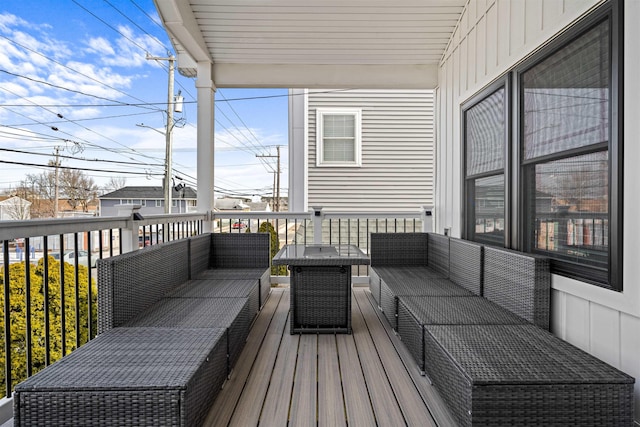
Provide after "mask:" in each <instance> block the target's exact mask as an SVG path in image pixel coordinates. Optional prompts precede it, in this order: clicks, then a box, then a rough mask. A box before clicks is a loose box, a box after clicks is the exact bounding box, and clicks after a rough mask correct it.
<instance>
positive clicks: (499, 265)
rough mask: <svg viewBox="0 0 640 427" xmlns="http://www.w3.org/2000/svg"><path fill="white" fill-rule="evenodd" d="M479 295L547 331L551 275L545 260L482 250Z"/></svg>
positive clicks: (509, 252)
mask: <svg viewBox="0 0 640 427" xmlns="http://www.w3.org/2000/svg"><path fill="white" fill-rule="evenodd" d="M482 294H483V296H484V297H485V298H487V299H488V300H491V301H493V302H495V303H497V304H499V305H501V306H502V307H504V308H506V309H508V310H511V311H512V312H513V313H515V314H517V315H518V316H520V317H522V318H524V319H526V320H528V321H529V322H531V323H533V324H534V325H537V326H539V327H541V328H542V329H545V330H549V326H550V319H549V317H550V305H551V304H550V298H551V297H550V294H551V273H550V271H549V259H548V258H546V257H542V256H538V255H533V254H528V253H523V252H517V251H513V250H509V249H504V248H495V247H490V246H486V247H485V248H484V283H483V291H482Z"/></svg>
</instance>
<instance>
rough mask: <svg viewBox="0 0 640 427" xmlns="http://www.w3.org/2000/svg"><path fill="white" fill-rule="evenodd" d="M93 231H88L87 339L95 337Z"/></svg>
mask: <svg viewBox="0 0 640 427" xmlns="http://www.w3.org/2000/svg"><path fill="white" fill-rule="evenodd" d="M91 248H92V246H91V232H90V231H88V232H87V254H88V256H87V260H88V261H87V264H88V266H87V269H88V274H87V282H88V283H87V310H88V311H87V332H88V333H87V340H91V339H92V338H93V313H92V310H91V308H92V307H91V305H92V303H93V289H92V288H93V286H91V285H92V284H93V282H92V280H91V279H92V273H93V268H91V266H92V265H93V264H92V263H91Z"/></svg>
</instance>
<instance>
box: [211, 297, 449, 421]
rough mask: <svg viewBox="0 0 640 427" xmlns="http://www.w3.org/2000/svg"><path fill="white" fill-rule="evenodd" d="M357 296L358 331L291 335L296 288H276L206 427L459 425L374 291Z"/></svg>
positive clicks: (354, 322) (354, 306) (355, 318)
mask: <svg viewBox="0 0 640 427" xmlns="http://www.w3.org/2000/svg"><path fill="white" fill-rule="evenodd" d="M352 298H353V300H352V310H353V313H352V326H353V334H351V335H348V334H337V335H333V334H327V335H322V334H319V335H315V334H304V335H290V334H289V316H288V311H289V290H288V289H287V288H274V289H273V290H272V292H271V296H270V298H269V300H268V301H267V304H266V305H265V307H264V308H263V309H262V311H261V312H260V315H259V316H258V319H257V320H256V322H255V323H254V325H253V327H252V330H251V333H250V334H249V339H248V340H247V345H246V347H245V349H244V350H243V352H242V354H241V356H240V360H239V361H238V364H237V366H236V369H235V370H234V371H233V373H232V375H231V378H230V379H229V380H228V381H227V382H226V383H225V386H224V388H223V390H222V391H221V393H220V395H219V396H218V398H217V399H216V401H215V402H214V403H213V405H212V407H211V410H210V412H209V414H208V417H207V419H206V422H205V424H204V425H205V426H228V425H234V426H236V425H237V426H257V425H260V426H294V425H295V426H299V425H303V426H304V425H309V426H322V427H324V426H346V425H349V426H373V425H379V426H386V425H394V426H400V425H420V426H433V425H438V426H448V425H451V424H450V421H451V418H450V416H448V412H447V411H446V409H444V410H443V404H442V401H441V400H439V397H438V396H437V393H436V392H435V391H434V390H433V387H432V386H431V385H430V384H429V383H428V381H427V379H426V378H425V377H423V376H420V374H419V372H418V370H417V367H416V366H415V364H413V362H412V361H411V360H410V357H408V353H407V352H406V350H405V349H404V347H403V344H402V343H401V342H400V341H399V340H398V338H397V337H396V336H395V335H394V334H393V332H392V331H391V329H390V327H389V325H388V323H387V322H386V320H385V319H384V318H383V317H382V316H380V315H379V313H378V310H377V309H376V308H375V307H374V304H372V299H371V296H370V294H369V292H368V289H366V288H358V287H356V288H354V292H353V295H352ZM431 414H434V416H435V419H436V420H437V423H436V422H435V421H434V418H433V417H432V415H431Z"/></svg>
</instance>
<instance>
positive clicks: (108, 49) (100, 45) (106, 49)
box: [88, 37, 116, 55]
mask: <svg viewBox="0 0 640 427" xmlns="http://www.w3.org/2000/svg"><path fill="white" fill-rule="evenodd" d="M88 51H89V52H91V53H96V54H98V55H115V53H116V51H115V50H114V49H113V47H112V46H111V43H109V40H107V39H105V38H104V37H94V38H91V39H89V49H88Z"/></svg>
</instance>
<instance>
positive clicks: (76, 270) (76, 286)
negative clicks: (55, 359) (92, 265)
mask: <svg viewBox="0 0 640 427" xmlns="http://www.w3.org/2000/svg"><path fill="white" fill-rule="evenodd" d="M73 251H74V261H75V262H74V266H75V268H74V269H73V271H74V275H73V278H74V292H75V307H74V308H75V311H76V314H75V328H76V348H79V347H80V257H79V256H78V233H73Z"/></svg>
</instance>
